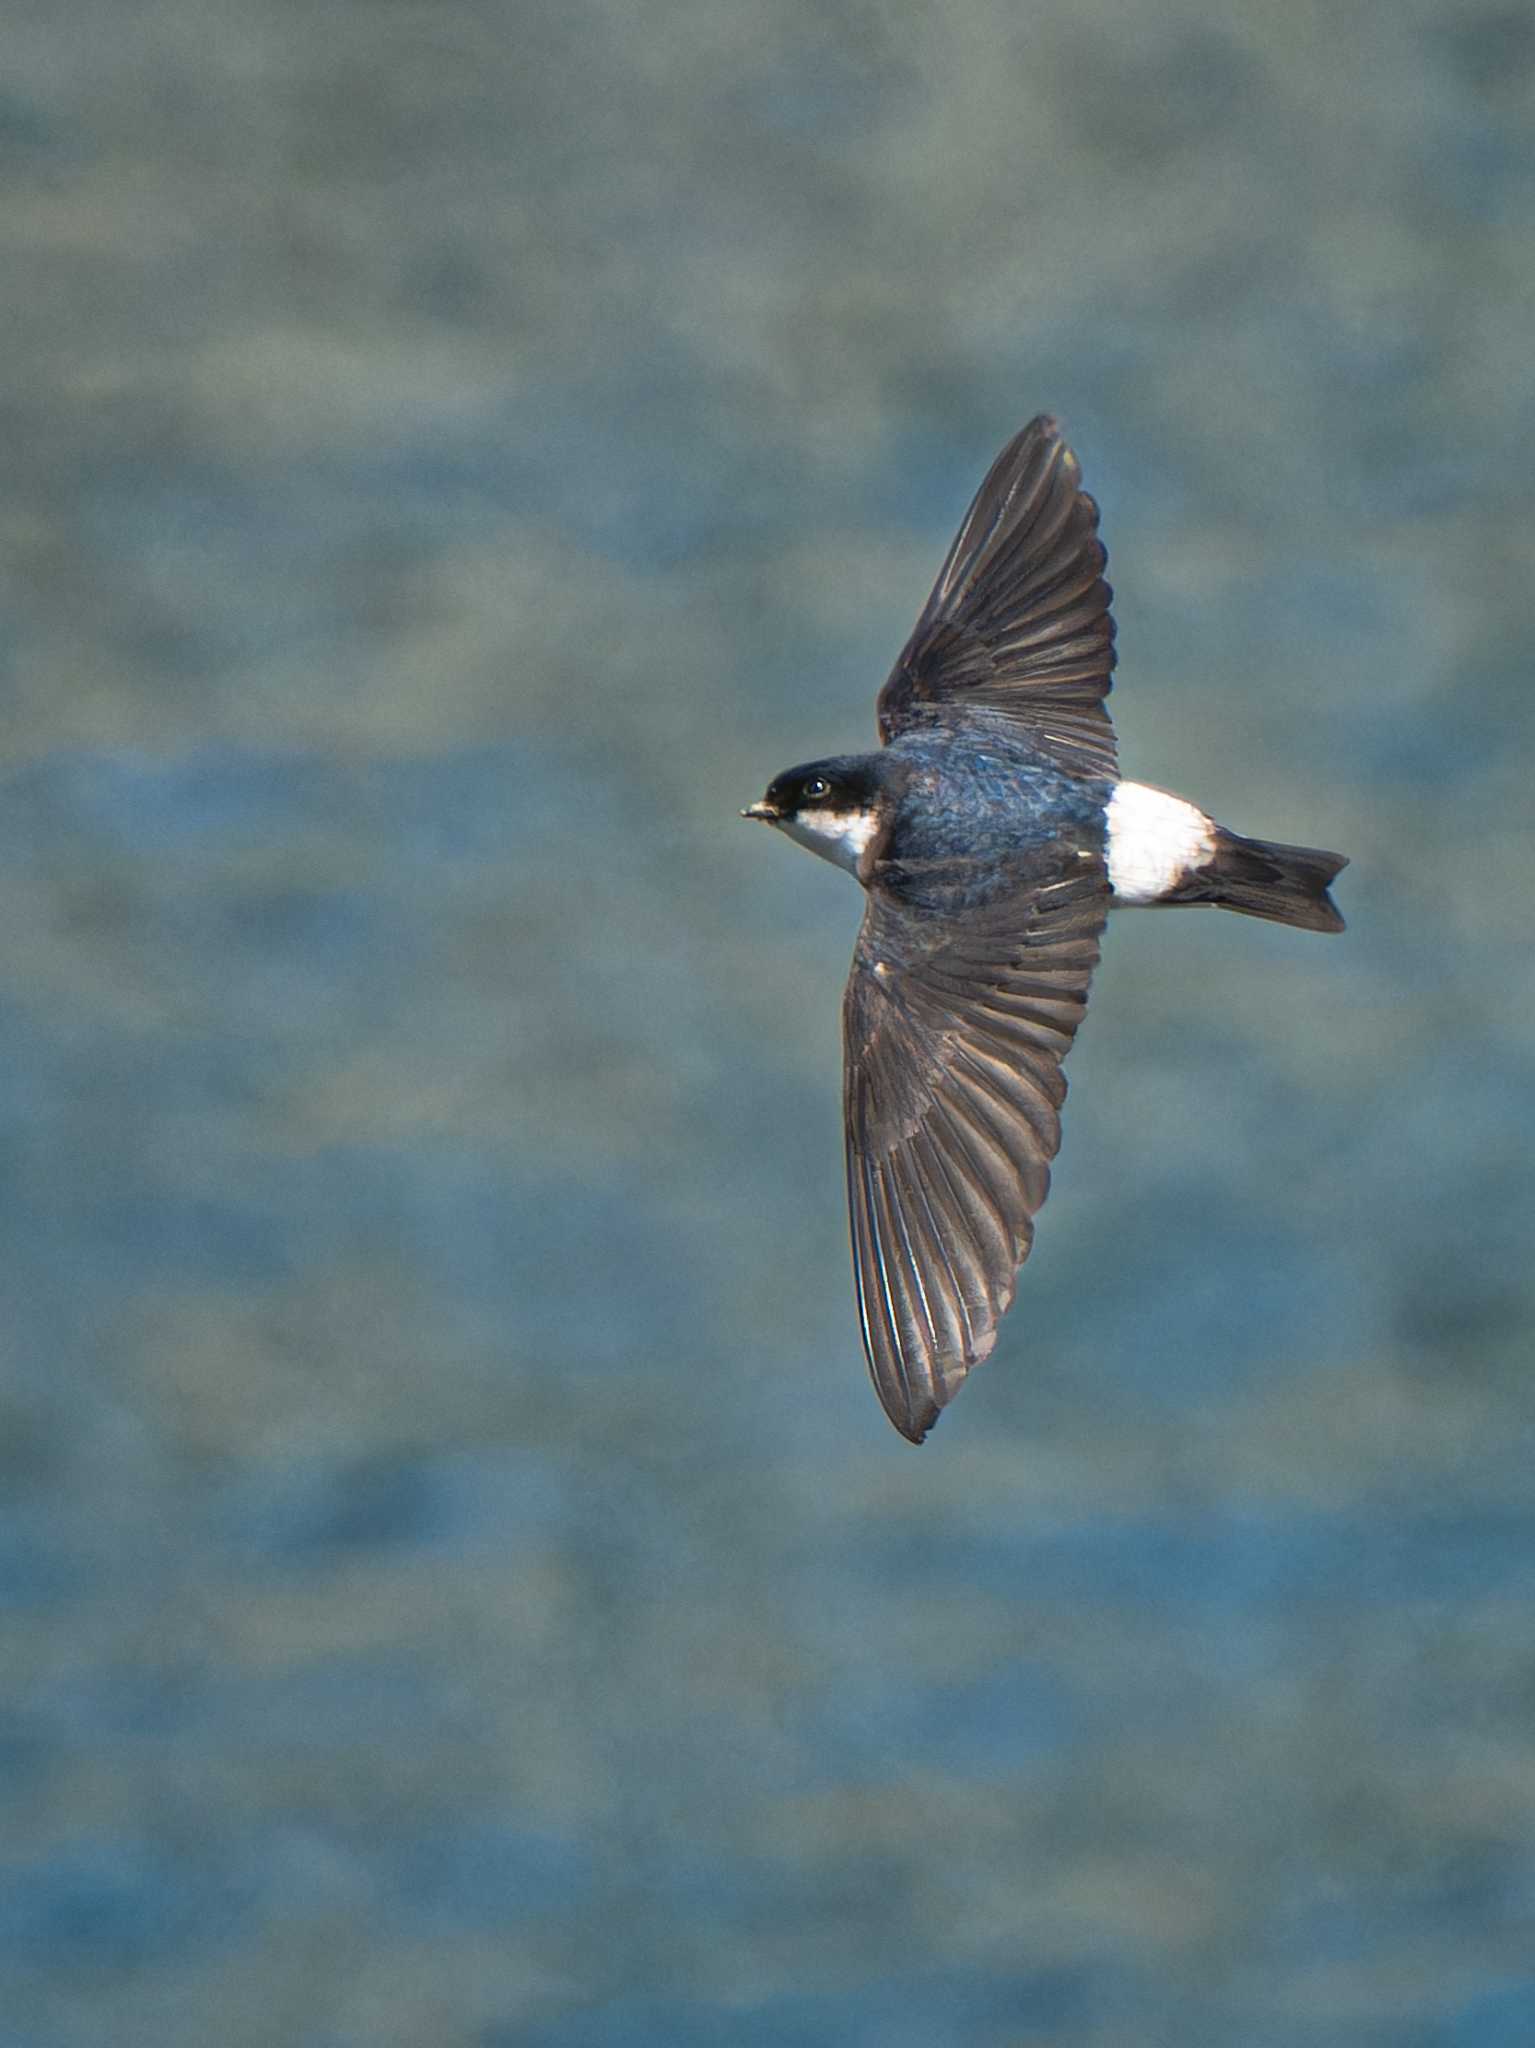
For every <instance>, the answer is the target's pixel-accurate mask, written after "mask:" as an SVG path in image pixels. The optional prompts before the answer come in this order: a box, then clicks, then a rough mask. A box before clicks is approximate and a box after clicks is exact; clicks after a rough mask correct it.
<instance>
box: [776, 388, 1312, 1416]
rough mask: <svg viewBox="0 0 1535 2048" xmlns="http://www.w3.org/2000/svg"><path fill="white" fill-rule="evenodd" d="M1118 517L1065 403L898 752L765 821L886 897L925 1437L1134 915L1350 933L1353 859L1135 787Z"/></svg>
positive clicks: (1008, 502)
mask: <svg viewBox="0 0 1535 2048" xmlns="http://www.w3.org/2000/svg"><path fill="white" fill-rule="evenodd" d="M1098 523H1099V514H1098V506H1097V504H1096V503H1095V502H1094V500H1093V499H1092V498H1091V497H1090V496H1089V494H1088V493H1087V492H1086V491H1085V490H1084V489H1083V487H1082V477H1081V468H1080V465H1079V463H1078V461H1077V458H1076V456H1075V455H1074V454H1073V453H1072V451H1071V449H1070V448H1069V447H1068V445H1067V443H1066V441H1065V439H1064V437H1063V435H1062V432H1061V429H1060V426H1059V425H1058V423H1057V422H1056V421H1055V420H1054V419H1053V418H1051V417H1050V416H1049V415H1048V414H1043V413H1042V414H1040V415H1039V416H1038V417H1037V418H1035V419H1033V420H1031V421H1030V422H1029V424H1028V425H1027V426H1025V427H1024V428H1023V429H1022V430H1021V431H1020V432H1019V433H1018V434H1016V435H1015V436H1014V437H1013V439H1012V440H1011V441H1009V442H1008V444H1007V446H1006V447H1005V448H1004V449H1003V450H1002V452H1001V454H1000V455H999V456H998V457H997V459H996V461H995V462H994V463H993V464H992V466H991V468H990V470H989V471H988V472H987V475H986V477H985V479H984V481H983V482H982V484H981V487H980V489H979V491H977V493H976V495H975V498H974V500H973V502H972V503H971V506H970V509H969V511H968V512H967V513H966V514H965V517H964V520H963V522H962V523H961V525H960V528H959V532H958V534H957V535H956V536H955V539H954V543H953V545H952V547H951V548H950V549H949V552H948V555H947V557H946V559H945V561H944V564H943V567H942V569H941V570H940V571H939V574H938V580H937V582H936V583H935V584H934V586H933V590H932V594H931V596H930V597H929V598H928V600H927V604H926V606H925V608H924V610H923V612H922V614H921V616H920V618H919V619H918V621H917V624H916V628H915V630H914V631H913V633H912V635H911V638H910V639H909V640H908V641H907V643H906V645H905V647H904V648H903V649H902V651H901V654H900V657H899V659H898V660H897V662H896V664H895V667H894V668H893V669H892V671H891V673H890V675H889V677H888V679H887V680H886V682H885V684H884V687H883V688H882V689H881V691H880V694H879V699H878V703H877V707H876V709H877V717H878V727H879V737H880V741H881V745H880V747H879V749H878V750H877V751H875V752H870V753H854V754H838V755H834V756H831V757H829V758H827V759H825V760H819V761H810V762H806V763H804V764H803V765H801V766H800V767H797V768H790V769H787V770H785V772H784V773H783V774H781V775H778V776H775V777H774V778H773V780H772V781H771V782H770V783H769V785H768V788H767V792H766V794H765V795H764V796H763V797H762V798H761V799H760V800H759V801H758V802H756V803H753V804H749V805H748V806H747V807H746V809H745V810H744V811H743V812H742V813H741V815H742V817H744V818H751V819H756V820H760V821H761V822H763V823H765V824H768V825H771V826H773V827H774V828H775V829H776V830H777V831H779V832H781V833H783V834H784V835H785V836H786V837H787V838H789V839H792V840H794V841H797V842H798V844H800V845H801V846H804V847H806V848H808V849H809V850H810V851H811V852H812V853H816V854H818V855H820V856H821V858H823V859H824V860H828V861H831V862H833V863H834V864H835V865H837V866H839V867H842V868H846V869H848V870H849V871H850V872H851V873H852V874H854V875H855V876H856V877H857V879H858V881H859V882H860V883H861V884H862V885H863V889H864V893H865V898H866V901H865V907H864V915H863V924H862V927H861V929H860V931H859V934H858V939H857V943H856V945H855V948H854V952H853V962H852V968H851V972H850V974H849V977H848V983H847V990H846V994H845V996H844V999H843V1011H842V1023H843V1120H844V1126H845V1136H846V1156H847V1189H848V1210H849V1220H850V1226H851V1238H852V1253H853V1274H854V1282H855V1290H856V1296H857V1304H858V1317H859V1327H860V1330H861V1333H862V1338H863V1349H864V1353H865V1356H866V1358H867V1360H868V1366H869V1372H870V1376H871V1378H872V1380H873V1383H874V1388H875V1391H876V1393H877V1394H878V1396H879V1398H880V1401H881V1402H882V1403H883V1405H884V1409H885V1413H886V1414H887V1415H888V1416H889V1418H890V1420H891V1422H892V1423H894V1425H895V1427H896V1428H897V1429H898V1430H899V1431H900V1432H901V1434H902V1436H904V1437H906V1438H907V1439H908V1440H909V1441H910V1442H912V1443H916V1444H920V1443H921V1442H922V1441H923V1439H924V1438H925V1437H926V1435H927V1433H928V1431H929V1430H930V1429H931V1428H932V1426H933V1424H934V1423H935V1422H936V1421H937V1420H938V1416H939V1413H940V1411H941V1410H942V1409H943V1408H944V1407H945V1406H947V1404H948V1403H949V1402H950V1401H951V1400H952V1399H953V1398H954V1396H955V1394H956V1393H958V1391H959V1389H960V1387H961V1386H962V1385H963V1384H964V1382H965V1380H966V1378H967V1376H968V1375H969V1373H970V1372H971V1371H972V1370H973V1368H974V1367H976V1366H977V1365H979V1364H980V1363H981V1362H982V1361H983V1360H984V1359H985V1358H986V1357H988V1355H989V1354H990V1352H991V1350H992V1348H993V1346H994V1345H995V1343H996V1340H997V1332H998V1326H999V1324H1000V1322H1001V1319H1002V1317H1003V1315H1004V1314H1005V1313H1006V1312H1007V1310H1008V1309H1009V1308H1010V1307H1011V1305H1012V1302H1013V1297H1014V1294H1015V1291H1016V1285H1017V1275H1018V1269H1019V1267H1020V1266H1021V1265H1022V1263H1023V1261H1024V1259H1025V1258H1027V1256H1028V1254H1029V1250H1030V1247H1031V1245H1032V1243H1033V1237H1034V1217H1035V1215H1036V1214H1037V1212H1038V1211H1039V1209H1040V1207H1041V1205H1042V1204H1043V1202H1044V1200H1045V1197H1046V1194H1047V1193H1048V1191H1049V1186H1050V1166H1051V1161H1052V1160H1053V1159H1054V1158H1055V1155H1056V1152H1057V1150H1058V1149H1059V1146H1060V1139H1061V1105H1062V1103H1063V1101H1064V1100H1065V1095H1066V1080H1065V1076H1064V1074H1063V1072H1062V1067H1061V1063H1062V1061H1063V1060H1064V1059H1065V1057H1066V1055H1067V1053H1068V1052H1069V1051H1070V1050H1071V1046H1072V1042H1073V1040H1074V1038H1075V1036H1076V1032H1077V1027H1078V1025H1079V1024H1080V1023H1081V1020H1082V1015H1083V1010H1084V1006H1085V1004H1086V1001H1087V992H1088V984H1089V982H1090V980H1091V978H1092V973H1093V969H1094V967H1095V966H1096V964H1097V961H1098V954H1099V940H1100V937H1101V935H1102V932H1103V929H1104V926H1105V924H1106V922H1107V919H1108V914H1109V912H1110V910H1112V909H1119V908H1124V907H1131V906H1135V907H1147V906H1153V905H1194V904H1213V905H1215V906H1217V907H1218V908H1220V909H1223V910H1232V911H1239V912H1241V913H1243V914H1244V915H1246V916H1248V917H1258V918H1267V919H1270V920H1271V921H1273V922H1274V923H1276V924H1284V925H1293V926H1296V927H1298V928H1299V929H1301V930H1303V931H1314V932H1340V931H1342V930H1343V928H1344V927H1343V919H1342V917H1341V916H1340V915H1339V913H1338V909H1337V906H1336V905H1335V904H1334V902H1333V900H1332V897H1331V895H1330V894H1329V886H1330V884H1331V882H1332V880H1333V878H1334V877H1335V876H1336V875H1337V874H1338V873H1339V871H1340V870H1341V869H1342V868H1344V867H1346V866H1347V864H1348V863H1347V860H1346V858H1345V856H1343V855H1341V854H1336V853H1326V852H1323V851H1322V850H1320V849H1319V848H1315V847H1309V846H1286V845H1281V844H1277V843H1272V842H1269V841H1267V840H1262V839H1250V838H1245V837H1243V836H1242V835H1241V834H1240V833H1237V832H1232V831H1228V830H1227V829H1226V827H1225V826H1223V825H1218V824H1217V823H1216V822H1215V820H1214V819H1213V818H1212V817H1210V816H1209V814H1208V813H1207V812H1205V811H1204V810H1202V809H1201V808H1200V807H1199V806H1198V805H1197V804H1194V803H1191V802H1189V801H1187V800H1186V799H1185V798H1183V797H1181V796H1175V795H1173V794H1172V793H1171V792H1169V791H1167V790H1163V789H1156V788H1152V787H1151V786H1150V785H1148V784H1145V783H1140V782H1131V781H1127V780H1124V779H1122V778H1121V776H1120V773H1119V765H1118V757H1117V751H1116V746H1115V738H1114V729H1113V726H1112V724H1111V723H1110V719H1109V714H1108V709H1107V706H1106V704H1105V702H1104V699H1105V698H1106V697H1107V695H1108V693H1109V689H1110V683H1111V678H1112V675H1113V670H1114V666H1115V647H1114V638H1115V628H1114V620H1113V616H1112V613H1111V611H1110V604H1111V601H1112V597H1113V592H1112V590H1111V589H1110V587H1109V585H1108V583H1107V582H1106V581H1105V580H1104V568H1105V566H1106V562H1107V556H1106V553H1105V549H1104V546H1103V542H1102V541H1101V540H1100V539H1099V536H1098Z"/></svg>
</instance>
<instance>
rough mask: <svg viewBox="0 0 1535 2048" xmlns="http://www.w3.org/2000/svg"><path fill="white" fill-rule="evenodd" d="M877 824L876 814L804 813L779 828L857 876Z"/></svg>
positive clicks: (787, 819) (841, 812)
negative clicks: (859, 865)
mask: <svg viewBox="0 0 1535 2048" xmlns="http://www.w3.org/2000/svg"><path fill="white" fill-rule="evenodd" d="M878 824H879V819H878V818H877V817H876V816H875V814H874V812H873V811H813V810H802V811H801V812H800V814H799V816H798V817H796V818H785V819H784V820H783V822H782V824H780V826H779V828H778V829H779V831H780V832H787V834H788V835H789V837H790V838H791V839H797V840H798V841H799V843H800V845H801V846H808V847H809V849H810V851H811V852H812V853H818V854H819V855H820V856H821V858H822V860H829V861H831V862H832V863H833V865H834V866H836V867H839V868H846V869H847V871H848V873H849V874H850V875H856V874H857V872H858V863H859V861H860V860H862V858H863V856H864V853H865V851H866V850H867V848H868V844H869V841H870V840H871V839H872V838H873V837H874V833H875V830H876V828H877V827H878Z"/></svg>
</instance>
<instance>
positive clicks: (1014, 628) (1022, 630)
mask: <svg viewBox="0 0 1535 2048" xmlns="http://www.w3.org/2000/svg"><path fill="white" fill-rule="evenodd" d="M1106 560H1107V557H1106V555H1105V553H1104V548H1103V543H1102V541H1100V540H1099V538H1098V507H1097V504H1096V503H1095V502H1094V500H1093V499H1092V498H1091V497H1090V496H1089V495H1088V493H1087V492H1086V491H1084V490H1083V489H1082V484H1081V471H1080V469H1079V467H1078V464H1077V459H1076V457H1075V456H1074V455H1073V454H1072V452H1071V450H1070V449H1069V448H1068V447H1067V445H1066V443H1065V441H1064V440H1063V439H1062V437H1061V431H1060V428H1059V427H1058V426H1057V425H1056V423H1055V421H1054V420H1052V419H1050V418H1049V417H1048V416H1046V415H1044V414H1041V415H1040V417H1039V418H1038V419H1034V420H1031V421H1030V422H1029V424H1028V425H1027V426H1026V427H1025V428H1024V429H1023V431H1022V433H1020V434H1017V435H1015V437H1014V438H1013V439H1012V440H1011V441H1010V442H1009V443H1008V444H1007V446H1006V447H1005V448H1004V449H1003V451H1002V453H1001V454H1000V455H999V456H998V457H997V459H996V461H995V462H994V463H993V464H992V466H991V469H990V470H989V471H988V473H987V476H986V479H985V481H984V482H983V483H982V485H981V488H980V490H979V491H977V493H976V495H975V501H974V503H973V504H972V505H971V507H970V510H969V511H968V512H967V513H966V514H965V518H964V521H963V523H962V524H961V526H960V529H959V532H958V533H957V534H956V535H955V538H954V544H953V546H952V547H951V548H950V549H949V553H948V556H947V558H946V560H945V561H944V565H943V567H942V569H940V570H939V572H938V581H937V582H936V583H935V584H934V586H933V590H932V595H931V596H930V597H929V598H928V601H927V605H926V607H925V609H924V610H923V613H922V616H921V618H920V619H919V620H918V621H917V625H916V630H915V631H914V632H913V634H912V636H911V638H910V640H909V641H908V642H907V643H906V646H905V648H904V649H903V650H902V653H901V657H900V659H899V660H898V661H897V663H896V665H895V667H894V669H893V670H892V671H891V673H890V677H889V679H888V681H887V682H886V684H885V687H884V688H883V690H881V692H880V697H879V729H880V737H881V739H883V740H885V741H887V742H888V741H889V740H892V739H894V738H895V737H896V736H897V735H898V734H900V733H903V732H907V731H910V730H911V729H912V728H913V727H914V726H920V725H930V724H934V723H940V722H943V721H946V720H953V719H955V718H965V717H973V716H977V715H979V716H982V717H988V716H989V717H1001V718H1004V719H1006V720H1009V721H1010V722H1012V723H1014V724H1016V725H1018V726H1021V727H1023V728H1025V729H1026V730H1027V732H1028V734H1029V736H1030V738H1031V739H1032V740H1033V741H1034V743H1035V744H1036V745H1037V746H1039V747H1040V748H1042V749H1043V751H1044V752H1045V753H1046V754H1047V755H1048V756H1049V757H1050V758H1051V759H1052V760H1054V761H1056V762H1057V763H1058V764H1059V765H1060V766H1061V767H1063V768H1066V769H1068V770H1069V771H1070V772H1071V773H1072V774H1076V775H1093V776H1112V775H1115V774H1117V772H1118V769H1117V763H1116V756H1115V748H1114V729H1113V727H1112V726H1111V724H1110V723H1109V715H1108V711H1107V709H1106V707H1105V705H1104V702H1103V700H1104V698H1105V697H1106V696H1107V694H1108V691H1109V685H1110V678H1111V676H1112V674H1113V669H1114V621H1113V618H1112V616H1111V614H1110V611H1109V605H1110V602H1111V600H1112V598H1113V592H1112V591H1111V590H1110V588H1109V586H1108V584H1107V583H1106V582H1105V581H1104V577H1103V569H1104V564H1105V561H1106Z"/></svg>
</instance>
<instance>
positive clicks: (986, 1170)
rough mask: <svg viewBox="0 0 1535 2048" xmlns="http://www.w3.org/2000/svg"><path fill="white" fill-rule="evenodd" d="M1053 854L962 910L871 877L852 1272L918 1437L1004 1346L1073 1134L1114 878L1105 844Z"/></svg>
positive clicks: (858, 986)
mask: <svg viewBox="0 0 1535 2048" xmlns="http://www.w3.org/2000/svg"><path fill="white" fill-rule="evenodd" d="M1048 858H1049V860H1050V862H1051V866H1052V867H1053V869H1054V871H1055V872H1054V875H1053V877H1052V876H1051V875H1050V874H1049V873H1046V874H1045V875H1043V876H1040V875H1036V876H1034V877H1033V878H1021V879H1020V886H1019V888H1018V889H1017V890H1016V891H1011V892H1008V893H1006V894H1004V895H1003V896H1002V897H1001V899H1000V900H997V901H994V902H992V903H990V904H988V905H987V906H986V907H985V908H984V909H983V910H980V911H972V912H971V913H969V914H968V915H967V916H966V917H964V918H962V919H960V920H957V921H956V920H954V919H952V918H945V919H944V920H942V921H941V923H940V922H938V921H936V920H934V919H932V918H930V917H924V916H923V915H922V914H921V913H920V912H917V911H913V910H911V909H909V908H906V907H904V906H903V905H902V904H901V903H900V902H899V901H898V900H897V899H895V898H894V897H892V896H890V895H889V894H886V893H884V892H881V891H880V890H879V889H878V887H877V886H876V887H875V888H873V889H871V890H870V892H869V903H868V909H867V912H866V913H865V916H864V922H863V929H862V931H861V932H860V933H859V936H858V945H857V949H856V951H855V953H854V955H853V971H852V976H851V978H850V980H849V982H848V988H847V997H846V1000H845V1004H844V1008H843V1043H844V1055H845V1065H844V1070H843V1083H844V1097H843V1101H844V1110H845V1114H846V1124H847V1177H848V1205H849V1209H850V1212H851V1219H852V1235H853V1269H854V1275H855V1278H856V1281H857V1287H858V1308H859V1316H860V1319H861V1321H862V1325H863V1341H864V1349H865V1351H866V1352H867V1354H868V1360H869V1370H870V1372H871V1373H872V1375H873V1379H874V1386H875V1390H876V1391H877V1393H878V1394H879V1398H880V1400H881V1401H882V1402H883V1403H884V1406H885V1413H886V1414H887V1415H888V1416H889V1417H890V1420H891V1421H892V1422H893V1423H894V1424H895V1426H896V1428H897V1429H898V1430H900V1432H901V1434H902V1435H903V1436H907V1437H910V1438H911V1440H912V1442H913V1443H920V1442H921V1441H922V1439H923V1437H924V1436H925V1435H926V1433H927V1431H928V1430H929V1429H930V1428H931V1427H932V1425H933V1423H934V1422H935V1421H936V1420H937V1418H938V1411H939V1410H940V1409H941V1408H942V1407H943V1406H944V1405H945V1404H946V1403H947V1402H948V1401H950V1400H952V1399H953V1397H954V1395H955V1394H956V1393H957V1392H958V1390H959V1387H960V1385H961V1383H962V1382H963V1380H964V1378H965V1376H966V1374H967V1373H968V1372H969V1371H970V1369H971V1367H972V1366H974V1365H978V1364H979V1363H980V1361H981V1360H982V1359H983V1358H985V1357H986V1356H987V1354H988V1353H989V1352H990V1350H991V1348H992V1345H993V1344H994V1343H995V1342H996V1336H997V1324H998V1322H999V1321H1000V1319H1001V1317H1002V1316H1003V1314H1004V1313H1005V1312H1006V1310H1007V1308H1008V1306H1009V1304H1010V1303H1011V1301H1012V1299H1013V1291H1014V1287H1015V1284H1016V1276H1017V1269H1018V1267H1019V1265H1020V1264H1021V1262H1022V1261H1023V1260H1024V1259H1025V1258H1026V1257H1027V1256H1028V1251H1029V1246H1030V1244H1031V1242H1032V1241H1033V1236H1034V1225H1033V1217H1034V1213H1035V1211H1036V1210H1037V1209H1038V1208H1039V1207H1040V1205H1041V1203H1042V1202H1043V1201H1044V1199H1045V1196H1046V1194H1047V1193H1048V1191H1049V1187H1050V1161H1051V1160H1052V1159H1053V1158H1054V1157H1055V1154H1056V1150H1057V1148H1058V1146H1059V1145H1060V1139H1061V1125H1060V1107H1061V1103H1062V1102H1063V1101H1064V1099H1065V1095H1066V1079H1065V1076H1064V1075H1063V1074H1062V1072H1061V1061H1062V1060H1063V1059H1064V1058H1065V1056H1066V1054H1067V1052H1068V1051H1069V1050H1070V1047H1071V1042H1072V1038H1073V1036H1074V1035H1075V1033H1076V1028H1077V1025H1078V1023H1079V1021H1080V1019H1081V1016H1082V1011H1083V1006H1084V1004H1085V1003H1086V1001H1087V984H1088V980H1089V978H1090V977H1091V975H1092V971H1093V968H1094V966H1095V965H1096V964H1097V960H1098V934H1099V933H1100V932H1101V931H1102V929H1103V923H1104V918H1105V915H1106V914H1107V908H1108V883H1107V879H1106V877H1105V874H1104V869H1103V863H1102V861H1101V859H1100V858H1099V857H1098V856H1096V855H1091V856H1087V855H1082V854H1079V853H1077V852H1076V851H1075V850H1074V849H1070V848H1067V849H1064V850H1063V851H1061V852H1055V851H1052V852H1051V853H1050V855H1049V856H1048ZM1068 862H1069V864H1070V867H1069V872H1068V871H1067V863H1068Z"/></svg>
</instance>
